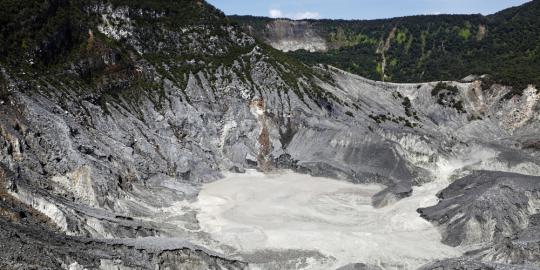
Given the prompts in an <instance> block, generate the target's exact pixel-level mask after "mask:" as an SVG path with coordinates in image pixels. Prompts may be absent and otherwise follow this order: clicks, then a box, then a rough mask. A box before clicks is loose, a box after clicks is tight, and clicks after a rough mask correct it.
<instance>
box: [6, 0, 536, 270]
mask: <svg viewBox="0 0 540 270" xmlns="http://www.w3.org/2000/svg"><path fill="white" fill-rule="evenodd" d="M174 3H176V4H171V3H169V2H168V1H150V2H148V1H135V2H133V1H119V0H110V1H76V0H71V1H69V0H55V1H46V2H44V3H41V2H39V3H38V2H37V1H30V0H25V1H18V2H12V1H6V2H2V3H1V5H5V6H4V8H2V9H0V10H9V11H13V10H14V9H15V8H21V7H27V8H28V9H27V10H26V9H22V11H21V12H20V13H9V14H3V15H6V17H4V18H3V19H5V18H7V22H8V23H7V24H2V35H3V36H4V37H6V38H5V39H4V41H3V42H6V43H2V47H1V49H0V50H1V51H2V52H10V53H2V55H1V57H0V75H1V76H0V79H1V80H0V87H1V88H0V89H1V91H0V93H1V95H0V153H1V155H0V164H1V170H0V181H1V183H2V185H1V187H2V189H0V196H2V198H3V199H4V200H3V201H2V203H1V204H0V207H1V209H0V210H1V211H0V216H1V219H2V222H3V224H2V230H0V237H2V238H4V239H8V240H9V241H8V242H9V243H8V244H5V245H6V246H8V245H9V247H11V246H12V245H14V246H16V247H19V246H18V245H20V247H21V248H24V249H25V250H29V251H30V252H32V251H34V250H35V248H36V246H38V247H43V248H44V249H45V250H48V251H49V252H51V254H53V255H54V257H55V261H53V262H51V261H50V260H48V259H46V258H45V257H41V255H39V254H37V255H35V257H34V256H23V257H22V258H21V259H19V257H18V254H13V253H11V251H10V250H11V249H9V248H2V249H1V251H0V256H1V257H2V258H5V260H2V263H3V264H5V265H7V266H6V267H11V266H14V267H17V266H21V268H25V267H32V264H34V263H36V262H41V263H42V264H41V265H39V264H37V266H36V267H42V268H47V267H48V268H58V267H61V268H65V269H69V267H70V266H73V269H78V268H84V267H86V268H89V269H93V268H98V269H99V268H100V267H101V268H102V269H107V267H109V269H110V268H113V267H117V268H121V267H124V268H127V269H130V268H132V269H141V268H142V269H155V268H159V267H162V268H165V267H168V266H170V267H171V268H172V267H177V268H179V269H208V268H210V269H242V268H246V267H247V266H246V263H248V264H249V265H253V266H254V267H261V268H272V267H274V268H276V267H277V268H284V267H286V266H290V265H305V267H306V268H309V267H310V266H311V265H309V264H308V263H306V261H307V262H309V261H311V260H315V261H316V262H315V263H314V265H316V264H317V263H323V262H324V263H328V264H327V265H324V266H325V267H333V266H335V265H333V264H332V263H333V260H332V257H331V255H327V254H323V255H321V256H315V257H311V256H313V255H312V254H313V253H310V252H305V251H303V252H300V251H295V252H288V253H287V254H285V255H286V256H285V255H284V253H280V252H281V251H275V250H270V251H269V250H264V251H261V252H265V253H263V254H264V256H263V257H264V258H263V259H264V260H263V259H261V258H260V257H261V255H260V253H257V252H253V251H249V250H242V249H237V248H234V247H230V246H226V245H224V244H223V243H220V242H219V241H217V240H215V239H213V238H212V237H211V236H210V234H209V233H208V232H205V231H204V230H202V229H201V228H200V226H199V224H198V220H197V214H198V209H197V206H195V205H193V201H195V200H196V198H197V193H198V192H199V190H200V188H201V184H202V183H205V182H209V181H214V180H217V179H220V178H222V177H223V173H224V172H229V171H233V172H238V173H241V172H244V171H245V170H247V169H257V170H260V171H264V172H272V171H276V170H280V169H291V170H295V171H297V172H301V173H307V174H311V175H315V176H327V177H332V178H336V179H341V180H344V181H351V182H354V183H377V184H381V185H383V186H385V189H384V190H383V191H382V192H380V193H378V194H377V195H375V196H374V197H373V199H372V201H373V202H372V204H373V205H374V206H376V207H379V208H380V207H385V206H387V205H391V204H393V203H395V202H396V201H398V200H400V199H403V198H406V197H408V196H411V194H412V193H414V192H413V188H414V187H417V186H420V185H422V184H424V183H430V182H436V181H437V179H438V178H439V173H441V174H444V173H446V174H449V172H448V171H447V170H449V168H450V169H451V168H454V167H452V166H457V167H459V168H461V167H460V166H458V165H460V163H459V162H458V161H459V160H461V159H463V158H465V157H469V156H473V157H475V158H476V157H477V155H476V153H477V152H479V153H484V150H485V149H487V150H485V152H488V153H489V154H487V155H486V156H483V155H480V156H479V158H480V159H481V161H479V160H477V159H473V161H474V162H472V164H477V163H480V165H481V168H485V167H489V166H492V167H490V168H492V169H493V170H495V169H497V170H515V171H517V172H520V173H527V174H538V173H539V172H540V169H539V166H540V165H539V164H538V160H539V159H538V151H537V149H536V148H535V145H537V144H538V138H537V136H536V134H538V130H540V126H539V123H540V121H538V119H539V118H540V116H539V112H538V107H539V105H538V104H539V103H540V97H539V95H540V94H539V93H538V91H537V90H536V89H535V88H533V87H530V88H528V89H526V90H525V91H524V93H523V95H522V96H514V97H510V98H508V95H509V93H511V89H510V88H508V87H505V86H503V85H499V84H494V85H492V86H491V87H490V88H489V89H482V87H481V85H480V82H479V81H477V82H473V83H457V82H446V83H421V84H392V83H382V82H376V81H371V80H368V79H365V78H362V77H359V76H356V75H352V74H350V73H347V72H344V71H342V70H339V69H337V68H333V67H328V66H307V65H305V64H303V63H302V62H299V61H298V60H295V59H294V58H291V57H289V56H287V55H286V54H284V53H282V52H279V51H277V50H275V49H272V48H270V47H269V46H266V45H264V44H261V43H258V42H257V41H256V40H255V39H254V38H253V37H251V36H249V35H248V34H246V33H244V32H242V31H241V29H240V28H239V27H237V26H235V25H234V24H233V23H231V22H230V21H229V20H228V19H227V18H226V17H225V16H223V14H222V13H221V12H219V11H217V10H215V9H214V8H213V7H211V6H209V5H208V4H206V3H205V2H203V1H176V2H174ZM23 44H25V45H24V46H23ZM479 150H482V151H479ZM515 152H518V153H519V154H518V155H516V154H514V153H515ZM516 156H517V157H516ZM456 160H458V161H456ZM516 160H517V161H516ZM482 162H485V164H484V163H482ZM449 164H450V165H449ZM456 164H457V165H456ZM467 165H469V166H472V165H471V164H469V163H467ZM480 165H479V166H480ZM454 169H458V168H454ZM4 225H5V226H4ZM41 231H43V233H41ZM19 234H20V236H19V237H21V239H24V242H22V244H21V242H19V241H17V240H13V239H14V238H17V236H16V235H19ZM66 235H69V236H66ZM103 239H109V240H103ZM137 239H138V240H137ZM50 242H54V243H59V244H58V245H48V244H46V243H50ZM34 243H39V245H34ZM44 243H45V244H44ZM63 243H69V244H70V247H71V248H72V250H73V252H75V253H77V254H84V256H83V255H81V256H75V255H70V253H69V250H66V249H65V248H63V247H62V245H63ZM191 243H193V244H191ZM201 246H204V247H206V248H202V247H201ZM210 250H217V251H220V252H221V253H223V255H220V254H216V253H214V252H211V251H210ZM73 252H72V253H73ZM66 253H67V254H66ZM306 254H307V255H306ZM317 254H318V253H317ZM25 255H26V254H25ZM186 257H188V258H190V260H188V261H186ZM321 257H322V259H321ZM318 260H320V261H318ZM21 261H22V262H21ZM139 261H144V262H148V263H147V264H140V263H138V262H139ZM243 261H245V262H246V263H244V262H243ZM19 263H20V264H21V265H18V264H19ZM190 263H193V264H190ZM351 263H353V262H351ZM426 263H427V262H426ZM276 265H277V266H276ZM0 266H2V267H3V266H4V265H0ZM336 268H337V267H336ZM173 269H174V268H173Z"/></svg>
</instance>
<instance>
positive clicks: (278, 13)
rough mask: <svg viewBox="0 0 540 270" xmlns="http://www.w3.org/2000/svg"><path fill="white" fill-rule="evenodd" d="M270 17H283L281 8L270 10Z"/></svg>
mask: <svg viewBox="0 0 540 270" xmlns="http://www.w3.org/2000/svg"><path fill="white" fill-rule="evenodd" d="M268 14H269V15H270V18H283V12H281V10H279V9H271V10H270V11H268Z"/></svg>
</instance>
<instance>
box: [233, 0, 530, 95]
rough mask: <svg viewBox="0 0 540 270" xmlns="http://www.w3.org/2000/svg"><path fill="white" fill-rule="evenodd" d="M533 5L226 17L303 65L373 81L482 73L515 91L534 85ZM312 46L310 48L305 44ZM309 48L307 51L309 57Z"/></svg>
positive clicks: (431, 79) (429, 79)
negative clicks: (467, 11) (374, 16)
mask: <svg viewBox="0 0 540 270" xmlns="http://www.w3.org/2000/svg"><path fill="white" fill-rule="evenodd" d="M539 14H540V2H539V1H537V0H536V1H531V2H529V3H526V4H524V5H522V6H520V7H516V8H511V9H508V10H504V11H501V12H499V13H496V14H493V15H490V16H481V15H436V16H435V15H431V16H412V17H402V18H393V19H384V20H372V21H343V20H306V21H289V20H283V19H277V20H273V19H268V18H259V17H250V16H232V19H233V20H235V21H237V22H239V23H240V25H242V26H243V27H244V29H246V31H248V32H249V33H250V34H252V35H254V36H256V37H258V38H259V39H261V40H262V41H264V42H267V43H269V44H271V45H273V46H274V47H276V48H279V49H282V50H285V51H292V52H290V53H289V55H291V56H293V57H295V58H297V59H300V60H302V61H305V62H306V63H310V64H313V63H324V64H330V65H333V66H336V67H339V68H342V69H344V70H347V71H350V72H353V73H356V74H359V75H361V76H365V77H368V78H371V79H376V80H386V81H393V82H420V81H435V80H460V79H461V78H464V77H466V76H468V75H470V74H477V75H481V74H490V75H492V77H493V79H494V80H496V81H499V82H503V83H504V84H507V85H512V86H514V87H515V88H516V91H517V92H520V91H521V90H522V89H524V88H525V87H526V86H527V84H530V83H532V84H538V82H540V71H539V70H538V68H536V67H537V66H538V63H539V61H540V53H539V51H538V50H539V48H538V44H539V40H538V37H539V34H540V33H539V30H538V29H540V25H539V22H538V20H537V16H538V15H539ZM313 44H316V45H313ZM310 51H311V52H310Z"/></svg>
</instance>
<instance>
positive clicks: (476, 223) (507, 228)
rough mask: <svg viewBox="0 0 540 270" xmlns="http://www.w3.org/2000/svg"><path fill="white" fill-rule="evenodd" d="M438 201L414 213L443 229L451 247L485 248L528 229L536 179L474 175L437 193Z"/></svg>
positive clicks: (538, 193) (537, 195)
mask: <svg viewBox="0 0 540 270" xmlns="http://www.w3.org/2000/svg"><path fill="white" fill-rule="evenodd" d="M438 197H439V198H440V199H441V201H440V202H439V203H438V204H437V205H435V206H433V207H428V208H422V209H419V210H418V212H419V213H420V214H421V215H422V217H424V218H426V219H427V220H430V221H434V222H436V223H438V224H439V225H441V226H442V227H443V229H444V230H443V231H444V232H443V242H444V243H447V244H449V245H452V246H458V245H468V244H486V243H491V242H497V241H500V240H502V239H504V238H506V237H511V236H513V235H515V234H516V233H518V232H521V231H522V230H523V229H525V228H527V226H529V218H530V216H531V215H533V214H535V213H537V212H538V211H539V210H540V209H539V204H538V202H539V200H540V177H536V176H527V175H521V174H515V173H506V172H495V171H475V172H473V173H472V174H471V175H468V176H465V177H463V178H461V179H459V180H457V181H455V182H454V183H452V184H451V185H450V186H449V187H448V188H446V189H444V190H443V191H441V192H439V194H438Z"/></svg>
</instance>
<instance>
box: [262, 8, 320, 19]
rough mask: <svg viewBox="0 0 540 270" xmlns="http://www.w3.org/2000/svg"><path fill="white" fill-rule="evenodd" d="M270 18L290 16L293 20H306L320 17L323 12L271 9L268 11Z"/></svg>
mask: <svg viewBox="0 0 540 270" xmlns="http://www.w3.org/2000/svg"><path fill="white" fill-rule="evenodd" d="M268 14H269V15H270V18H290V19H293V20H305V19H319V18H320V17H321V14H320V13H319V12H311V11H304V12H297V13H284V12H283V11H281V10H279V9H271V10H269V11H268Z"/></svg>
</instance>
